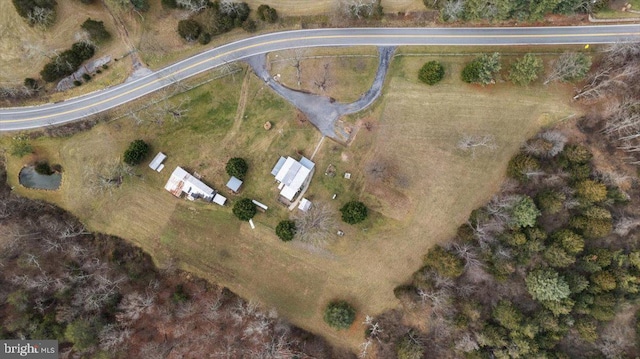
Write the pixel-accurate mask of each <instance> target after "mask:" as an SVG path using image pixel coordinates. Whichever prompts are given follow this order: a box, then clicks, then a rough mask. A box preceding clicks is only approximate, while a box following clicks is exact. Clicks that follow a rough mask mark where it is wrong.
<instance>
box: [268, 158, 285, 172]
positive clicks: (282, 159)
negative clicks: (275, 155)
mask: <svg viewBox="0 0 640 359" xmlns="http://www.w3.org/2000/svg"><path fill="white" fill-rule="evenodd" d="M286 160H287V159H286V158H284V157H282V156H280V159H278V163H276V165H275V166H274V167H273V169H272V170H271V175H272V176H275V175H277V174H278V172H280V169H281V168H282V166H283V165H284V163H285V162H286Z"/></svg>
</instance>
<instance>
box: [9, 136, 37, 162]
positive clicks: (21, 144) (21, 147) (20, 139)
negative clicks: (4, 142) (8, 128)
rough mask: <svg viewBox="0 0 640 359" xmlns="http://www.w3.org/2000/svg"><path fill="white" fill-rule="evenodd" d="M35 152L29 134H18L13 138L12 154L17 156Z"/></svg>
mask: <svg viewBox="0 0 640 359" xmlns="http://www.w3.org/2000/svg"><path fill="white" fill-rule="evenodd" d="M31 153H33V147H32V146H31V142H30V141H29V137H27V135H17V136H14V137H12V138H11V154H12V155H14V156H16V157H24V156H25V155H28V154H31Z"/></svg>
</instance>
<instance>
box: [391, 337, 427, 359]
mask: <svg viewBox="0 0 640 359" xmlns="http://www.w3.org/2000/svg"><path fill="white" fill-rule="evenodd" d="M396 355H397V356H398V359H421V358H422V357H424V347H423V346H422V344H420V343H419V342H418V341H416V340H415V339H413V338H412V337H411V335H405V336H404V337H403V338H402V339H401V340H400V342H398V344H397V345H396Z"/></svg>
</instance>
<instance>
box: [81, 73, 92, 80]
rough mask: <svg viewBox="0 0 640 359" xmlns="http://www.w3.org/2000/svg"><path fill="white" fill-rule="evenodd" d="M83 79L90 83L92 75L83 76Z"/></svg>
mask: <svg viewBox="0 0 640 359" xmlns="http://www.w3.org/2000/svg"><path fill="white" fill-rule="evenodd" d="M82 79H83V80H84V82H89V81H91V75H89V74H82Z"/></svg>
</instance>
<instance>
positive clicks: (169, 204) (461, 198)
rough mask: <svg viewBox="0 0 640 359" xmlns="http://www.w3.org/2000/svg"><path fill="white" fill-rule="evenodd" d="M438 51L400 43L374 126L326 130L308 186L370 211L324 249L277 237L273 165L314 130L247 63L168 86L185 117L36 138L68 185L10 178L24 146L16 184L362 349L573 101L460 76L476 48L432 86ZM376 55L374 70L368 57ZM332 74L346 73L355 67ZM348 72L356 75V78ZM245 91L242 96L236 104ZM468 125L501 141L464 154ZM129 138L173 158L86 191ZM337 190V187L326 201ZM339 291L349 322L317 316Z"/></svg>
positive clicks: (548, 91) (552, 90) (313, 136)
mask: <svg viewBox="0 0 640 359" xmlns="http://www.w3.org/2000/svg"><path fill="white" fill-rule="evenodd" d="M433 58H434V57H428V56H425V57H396V58H395V60H394V62H393V64H392V68H391V70H390V74H389V78H388V79H387V82H386V88H385V93H384V95H383V97H382V98H381V99H380V100H378V102H377V103H376V104H375V105H374V106H373V108H371V109H369V110H365V111H363V113H362V114H359V115H358V116H353V117H351V118H350V119H348V122H349V123H351V124H352V125H353V126H354V127H357V126H358V125H362V124H363V123H364V122H368V123H370V124H371V126H370V130H368V129H365V128H364V126H362V127H361V128H360V129H359V130H357V135H356V138H355V140H354V141H353V142H352V143H351V145H350V146H349V147H344V146H342V145H339V144H336V143H333V142H332V141H329V140H325V141H324V142H323V144H322V146H321V148H320V150H319V152H318V154H317V155H316V157H315V158H314V160H315V161H316V164H317V170H316V174H315V176H314V179H313V181H312V184H311V188H310V189H309V192H308V196H309V197H310V198H312V199H313V200H314V201H316V202H318V203H319V202H325V203H327V204H328V205H330V206H331V207H332V208H334V209H336V210H337V208H339V206H340V205H341V204H343V203H344V202H345V201H347V200H349V199H360V200H363V201H364V202H365V203H367V205H368V206H369V207H370V208H371V209H372V211H371V215H370V218H369V219H367V220H366V221H365V222H364V223H362V224H359V225H356V226H350V225H346V224H343V223H342V224H340V228H341V229H342V230H344V231H345V233H346V234H345V236H344V237H341V238H338V237H335V239H333V240H332V241H330V242H329V243H328V244H327V245H326V246H325V247H323V248H320V249H313V248H309V247H308V246H304V245H301V244H300V243H283V242H281V241H280V240H279V239H278V238H277V237H276V236H275V234H274V231H273V229H274V228H275V226H276V225H277V223H278V222H279V221H280V220H281V219H284V218H287V217H288V216H289V212H288V211H286V210H285V209H284V207H282V206H280V205H278V204H277V202H276V197H277V189H276V184H275V183H274V180H273V177H271V176H270V174H269V172H270V170H271V167H272V166H273V164H275V162H276V161H277V158H278V156H280V155H282V156H287V155H291V156H294V157H298V155H297V154H296V153H300V154H304V155H306V156H310V155H311V154H312V153H313V151H314V149H315V147H316V145H317V143H318V141H319V140H320V135H319V134H318V132H317V131H316V130H315V129H314V128H313V127H311V125H310V124H309V123H307V122H301V121H299V120H298V118H297V112H296V110H295V109H294V108H293V107H291V106H290V105H289V104H287V103H286V102H284V101H283V100H282V99H280V98H278V97H277V96H276V95H274V94H273V92H271V90H270V89H268V88H267V87H265V86H264V84H263V83H262V81H259V80H257V79H256V78H255V76H253V75H252V74H250V73H249V74H247V75H242V74H236V75H235V76H234V77H226V78H223V79H219V80H215V81H213V82H211V83H210V84H208V85H204V86H202V87H199V88H198V89H196V90H192V91H190V92H187V93H186V94H183V95H179V96H176V97H175V98H173V99H172V101H173V102H174V103H180V102H184V103H187V104H188V105H189V107H190V108H191V109H190V110H189V112H187V114H186V115H185V118H183V119H182V120H181V121H180V122H178V123H173V122H171V121H170V120H168V121H167V122H166V123H165V125H164V126H162V127H160V126H157V125H155V124H151V123H149V124H144V125H140V126H138V125H134V124H133V121H131V120H130V119H121V120H118V121H115V122H112V123H109V124H101V125H98V126H97V127H95V128H94V129H92V130H91V131H88V132H85V133H81V134H78V135H75V136H72V137H70V138H66V139H41V140H38V141H35V142H34V145H35V147H36V148H37V154H36V157H37V156H40V157H41V158H48V159H49V160H50V161H51V162H53V163H61V164H62V166H63V167H64V180H63V186H62V188H61V190H59V191H57V192H39V191H32V190H26V189H24V188H21V187H20V186H19V185H18V184H17V173H18V171H19V169H20V167H21V166H22V164H24V163H26V162H28V161H29V160H30V159H29V158H26V157H25V158H23V159H16V158H13V157H9V161H8V162H9V166H8V169H9V181H10V184H11V185H14V186H15V188H16V191H18V192H19V193H21V194H25V195H27V196H30V197H37V198H45V199H47V200H50V201H52V202H54V203H57V204H59V205H61V206H62V207H64V208H66V209H68V210H70V211H71V212H73V213H74V214H75V215H77V216H79V217H80V218H81V219H82V220H83V222H84V223H86V225H87V226H88V227H89V228H90V229H91V230H97V231H102V232H106V233H110V234H114V235H118V236H121V237H123V238H126V239H128V240H131V241H132V242H134V243H136V244H139V245H140V246H142V247H143V248H144V249H145V250H147V251H149V252H150V253H151V254H152V255H153V256H154V258H155V259H156V261H157V262H158V263H159V264H160V265H164V264H165V263H167V261H168V260H170V258H173V259H175V260H177V262H178V263H179V264H180V265H181V266H182V267H183V268H185V269H188V270H190V271H192V272H194V273H196V274H198V275H201V276H203V277H205V278H208V279H210V280H212V281H214V282H216V283H220V284H222V285H225V286H228V287H229V288H230V289H231V290H232V291H234V292H236V293H238V294H239V295H241V296H243V297H245V298H247V299H249V300H255V301H257V302H259V303H261V304H262V305H263V306H264V307H266V308H275V309H276V310H277V311H278V313H279V314H280V315H282V316H284V317H285V318H287V319H288V320H290V321H291V322H292V323H294V324H296V325H298V326H301V327H303V328H305V329H308V330H310V331H312V332H315V333H318V334H321V335H323V336H325V337H326V338H328V340H330V341H331V342H332V343H333V344H335V345H341V346H346V347H350V348H353V349H354V350H355V349H356V348H357V346H358V345H359V344H360V343H361V342H362V340H363V338H364V327H363V326H362V324H361V322H362V320H363V319H364V315H376V314H379V313H381V312H382V311H385V310H388V309H391V308H394V307H396V306H397V305H398V302H397V300H396V299H395V298H394V296H393V288H394V287H396V286H397V285H400V284H403V283H405V282H407V281H408V280H409V278H410V276H411V274H412V273H413V272H415V270H416V269H417V268H419V267H420V265H421V257H422V255H423V254H424V253H425V252H426V251H427V249H428V248H430V247H431V246H432V245H433V244H434V243H440V242H445V241H446V240H448V239H449V238H450V237H451V236H452V235H453V234H454V233H455V230H456V228H457V227H458V226H459V225H460V224H461V223H463V222H464V221H465V220H466V218H467V217H468V215H469V213H470V211H471V210H473V209H474V208H476V207H478V206H480V205H481V204H482V203H484V202H485V201H486V200H487V199H488V198H490V196H491V195H492V194H493V193H494V192H495V191H496V189H497V188H498V186H499V185H500V183H501V181H502V179H503V178H504V171H505V168H506V164H507V162H508V159H509V158H510V157H511V156H512V155H513V154H514V153H515V152H516V151H517V150H518V147H519V146H520V145H521V144H522V142H523V141H524V140H525V139H526V138H527V137H529V136H531V135H532V134H534V133H535V132H536V131H537V130H538V129H540V128H541V127H543V126H545V125H548V124H550V123H552V122H554V121H556V120H559V119H561V118H564V117H566V116H568V115H570V114H572V113H573V112H574V109H572V108H570V107H569V105H568V101H565V100H564V99H568V98H570V96H569V94H570V93H569V90H568V88H567V87H560V86H558V87H555V86H551V87H543V86H542V85H538V84H534V85H532V86H531V87H529V88H516V87H513V86H512V85H509V84H506V83H498V84H497V85H495V86H488V87H484V88H483V87H478V86H471V85H466V84H463V83H461V82H460V80H459V72H460V70H461V67H462V66H463V63H464V62H465V61H468V60H469V59H470V58H465V57H445V58H441V59H440V60H441V61H443V63H444V64H445V67H446V70H447V74H446V77H445V79H444V81H443V82H442V83H440V84H438V85H436V86H433V87H429V86H426V85H423V84H421V83H419V82H418V81H417V79H416V76H417V71H418V69H419V67H420V66H421V65H422V64H423V63H424V62H425V61H427V60H430V59H433ZM330 66H335V67H336V68H337V69H339V68H340V66H346V67H347V68H349V67H350V66H353V63H351V62H348V61H347V62H344V61H343V63H342V65H340V60H336V61H333V62H331V65H330ZM368 67H370V68H369V69H368V70H367V71H375V66H372V65H371V66H368ZM371 67H373V68H371ZM289 70H290V69H289ZM289 70H287V71H289ZM337 73H340V74H344V75H343V76H349V75H348V71H338V72H337ZM290 74H291V72H290V71H289V72H288V76H290ZM244 76H248V77H244ZM358 76H360V75H354V81H353V82H354V83H355V84H360V83H362V82H363V81H364V80H363V79H362V78H361V77H358ZM341 83H345V84H346V83H349V78H345V79H343V80H341ZM243 84H244V86H243ZM241 94H242V96H246V108H245V109H244V112H243V113H241V116H238V114H237V109H238V104H239V103H241V102H242V101H239V98H240V95H241ZM356 97H357V96H356ZM266 121H270V122H271V123H272V125H273V128H271V130H269V131H266V130H264V129H263V127H262V126H263V124H264V122H266ZM464 134H471V135H485V134H489V135H492V136H494V137H495V139H496V143H497V145H498V148H497V149H496V150H495V151H493V152H483V151H479V152H478V153H477V154H476V155H475V157H474V156H471V155H470V154H467V153H463V152H461V151H460V150H458V149H456V143H457V142H458V140H459V139H460V137H461V136H462V135H464ZM135 138H143V139H145V140H147V141H149V142H150V143H151V144H152V146H153V150H154V151H163V152H165V153H167V154H168V156H169V158H168V159H167V161H166V162H165V164H166V168H165V170H164V171H163V172H162V173H155V172H153V171H151V170H150V169H148V168H147V167H146V163H145V164H143V165H141V166H140V167H139V168H138V169H137V170H136V171H137V176H134V177H130V178H127V179H126V180H125V182H124V184H123V185H122V187H121V188H119V189H117V190H115V191H113V192H112V193H111V194H109V193H104V194H99V193H96V192H93V191H91V190H90V188H89V186H88V185H87V177H86V175H85V174H84V173H86V172H87V170H86V169H87V168H90V167H100V166H103V165H105V164H108V163H110V162H111V161H116V160H117V159H118V158H119V157H120V156H121V153H122V152H123V151H124V149H125V148H126V146H127V144H128V143H129V142H130V141H131V140H133V139H135ZM5 143H6V140H5ZM235 156H239V157H244V158H246V159H247V160H248V162H249V166H250V170H249V173H248V175H247V180H246V181H245V187H244V189H243V191H242V193H241V194H240V195H239V196H236V195H232V194H230V193H229V192H228V191H227V190H226V188H225V187H224V184H225V183H226V180H227V179H228V176H227V175H226V174H225V173H224V164H225V163H226V161H227V160H228V159H229V158H230V157H235ZM377 159H383V160H385V161H386V162H387V163H389V164H391V165H392V167H393V172H394V176H395V177H396V178H397V179H402V180H395V181H387V182H384V183H374V182H372V181H371V179H369V178H367V174H366V173H367V171H366V168H367V166H368V164H369V163H370V162H371V161H375V160H377ZM329 164H332V165H333V166H334V167H335V168H336V176H335V177H328V176H325V175H324V172H325V170H326V168H327V166H328V165H329ZM177 165H180V166H183V167H184V168H186V169H188V170H190V171H192V172H194V171H195V172H198V173H199V174H201V175H202V176H203V180H204V181H205V182H207V183H208V184H210V185H211V186H212V187H214V188H215V189H218V190H221V191H222V192H223V194H225V195H227V196H228V198H229V200H230V204H232V203H233V202H234V201H235V200H237V199H238V198H239V197H242V196H247V197H250V198H255V199H257V200H259V201H261V202H263V203H265V204H267V205H268V206H269V210H268V211H267V212H266V213H259V214H258V215H256V217H255V222H256V225H257V227H256V229H255V230H252V229H251V228H250V227H249V225H248V224H247V223H242V222H240V221H238V220H237V219H235V217H233V215H232V213H231V209H230V207H231V206H227V207H225V208H221V207H219V206H217V205H213V204H211V205H209V204H203V203H198V202H189V201H186V200H179V199H177V198H174V197H172V196H171V195H170V194H169V193H168V192H166V191H164V189H163V186H164V183H165V181H166V180H167V178H168V177H169V175H170V173H171V171H172V170H173V169H174V168H175V166H177ZM345 172H349V173H351V174H352V177H351V179H350V180H346V179H344V178H343V175H344V173H345ZM334 193H335V194H337V198H336V200H331V196H332V195H333V194H334ZM336 298H340V299H346V300H349V301H350V302H352V303H353V304H354V305H355V307H356V308H357V309H358V313H359V315H358V318H357V319H356V323H355V324H354V326H353V327H352V328H351V329H350V330H349V331H346V332H344V331H341V332H338V331H335V330H333V329H331V328H329V327H328V326H327V325H326V324H324V322H323V320H322V310H323V309H324V307H325V305H326V304H327V303H328V302H329V301H330V300H333V299H336Z"/></svg>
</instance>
